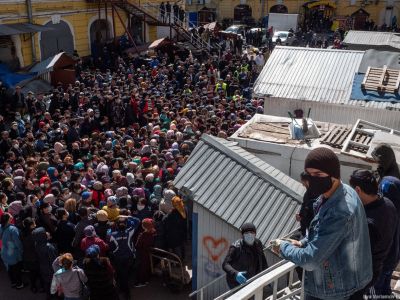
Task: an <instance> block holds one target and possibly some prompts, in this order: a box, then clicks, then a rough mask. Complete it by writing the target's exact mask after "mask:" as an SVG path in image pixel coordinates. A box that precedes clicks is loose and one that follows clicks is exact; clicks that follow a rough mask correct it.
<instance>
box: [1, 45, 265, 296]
mask: <svg viewBox="0 0 400 300" xmlns="http://www.w3.org/2000/svg"><path fill="white" fill-rule="evenodd" d="M257 70H259V68H257V65H256V63H255V60H254V58H249V57H248V56H247V55H243V56H240V55H235V54H232V53H231V52H230V51H226V52H224V53H223V55H222V56H217V55H209V56H208V57H206V58H205V59H203V58H202V57H199V58H196V57H194V56H193V55H192V54H191V53H189V54H188V55H186V56H181V57H180V56H178V55H175V56H168V55H165V54H163V53H158V54H157V55H154V56H152V57H148V56H139V55H125V54H121V53H118V52H112V50H107V49H104V51H103V53H102V54H101V55H99V56H98V57H96V58H95V59H94V61H93V66H92V68H88V66H86V65H85V63H84V62H82V61H81V60H79V61H78V63H77V65H76V74H77V80H76V82H75V83H73V84H70V85H68V86H64V85H62V84H59V85H57V86H56V88H55V89H54V90H53V91H52V93H50V94H43V93H37V94H35V93H33V92H28V93H27V94H26V95H24V93H23V92H22V91H21V88H20V87H16V91H15V94H14V95H13V96H12V97H11V98H9V99H7V100H6V99H3V100H4V101H1V105H2V107H1V111H2V112H3V116H1V117H0V131H1V132H2V133H1V140H0V165H1V169H0V183H1V186H0V218H1V228H0V238H1V241H2V246H1V258H2V261H3V263H4V265H5V266H6V269H7V271H8V275H9V278H10V285H11V286H12V287H13V288H15V289H22V288H24V287H25V286H26V285H27V284H29V287H30V289H31V291H32V292H33V293H37V292H44V293H46V295H47V299H50V298H52V297H57V296H61V295H63V297H65V299H83V298H84V297H85V296H84V294H85V291H87V290H90V294H91V296H90V297H91V299H96V300H99V299H117V298H116V297H117V296H116V295H117V294H118V293H119V294H121V295H122V296H123V297H124V298H126V299H129V297H130V289H131V287H133V285H135V286H136V287H140V286H144V285H146V284H147V283H148V282H149V281H150V277H151V270H150V256H149V249H150V247H157V248H160V249H164V250H167V251H169V252H171V253H174V254H176V255H177V256H178V257H180V258H181V260H182V261H183V262H184V261H185V259H186V257H185V242H186V240H187V239H188V238H190V230H188V228H190V221H191V220H190V219H191V218H190V216H191V214H190V209H191V208H190V205H188V203H187V202H186V200H185V199H184V198H183V197H181V196H180V195H179V192H178V191H177V190H176V189H175V188H174V186H173V179H174V178H175V176H176V175H177V174H178V173H179V171H180V169H181V168H182V167H183V166H184V164H185V162H186V161H187V159H188V157H189V155H190V153H191V151H192V150H193V149H194V147H195V146H196V144H197V142H198V141H199V138H200V136H201V135H202V134H203V133H207V134H212V135H217V136H219V137H221V138H226V137H227V136H228V135H230V134H232V133H233V132H234V131H236V130H237V129H238V128H239V127H240V126H241V124H243V123H244V122H245V121H246V120H249V119H250V118H251V117H252V115H253V114H254V113H256V112H259V113H262V111H263V101H262V99H254V98H251V93H250V91H249V85H250V83H251V82H253V81H254V80H255V78H256V76H257ZM23 270H25V271H28V272H29V278H30V282H29V283H28V282H26V281H25V280H24V276H22V274H23V273H22V271H23ZM114 279H115V281H114ZM86 287H88V289H86Z"/></svg>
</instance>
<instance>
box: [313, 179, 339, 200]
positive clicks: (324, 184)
mask: <svg viewBox="0 0 400 300" xmlns="http://www.w3.org/2000/svg"><path fill="white" fill-rule="evenodd" d="M332 184H333V183H332V178H331V177H330V176H326V177H317V176H309V177H308V189H307V190H308V192H309V194H310V197H311V198H312V199H313V198H316V197H318V196H320V195H322V194H324V193H326V192H327V191H329V190H330V189H331V188H332Z"/></svg>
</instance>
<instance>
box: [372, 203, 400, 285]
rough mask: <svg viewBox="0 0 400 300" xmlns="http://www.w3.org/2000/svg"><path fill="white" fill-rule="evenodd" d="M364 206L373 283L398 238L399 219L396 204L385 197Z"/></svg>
mask: <svg viewBox="0 0 400 300" xmlns="http://www.w3.org/2000/svg"><path fill="white" fill-rule="evenodd" d="M364 208H365V214H366V216H367V222H368V231H369V239H370V243H371V253H372V269H373V278H372V284H373V283H374V282H375V281H376V279H377V278H378V277H379V275H380V273H381V272H382V268H383V266H384V262H385V260H386V258H387V257H388V254H389V251H390V250H391V246H392V243H393V241H394V240H396V239H395V235H398V233H397V228H398V223H399V220H398V216H397V211H396V208H395V206H394V205H393V203H392V202H391V201H390V200H389V199H387V198H385V197H380V198H379V199H378V200H376V201H374V202H372V203H369V204H367V205H365V206H364ZM396 244H397V243H396Z"/></svg>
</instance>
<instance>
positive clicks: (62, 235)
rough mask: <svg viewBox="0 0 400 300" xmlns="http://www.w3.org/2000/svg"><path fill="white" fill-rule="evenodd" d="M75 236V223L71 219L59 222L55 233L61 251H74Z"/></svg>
mask: <svg viewBox="0 0 400 300" xmlns="http://www.w3.org/2000/svg"><path fill="white" fill-rule="evenodd" d="M74 237H75V225H74V224H72V223H71V222H69V221H60V222H58V226H57V230H56V233H55V241H56V242H57V245H58V252H59V253H67V252H70V253H71V252H72V241H73V240H74Z"/></svg>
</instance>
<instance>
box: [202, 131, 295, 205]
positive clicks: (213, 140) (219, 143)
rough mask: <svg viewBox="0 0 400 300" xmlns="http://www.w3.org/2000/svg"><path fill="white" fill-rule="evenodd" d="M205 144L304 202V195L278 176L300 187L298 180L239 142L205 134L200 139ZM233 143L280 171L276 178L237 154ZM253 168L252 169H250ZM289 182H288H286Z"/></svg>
mask: <svg viewBox="0 0 400 300" xmlns="http://www.w3.org/2000/svg"><path fill="white" fill-rule="evenodd" d="M200 140H202V141H203V142H204V143H206V144H207V145H209V146H211V147H213V148H214V149H216V150H218V151H220V152H222V153H224V154H225V155H227V156H229V157H230V158H231V159H233V160H235V161H236V162H237V163H239V164H241V165H242V166H243V167H245V168H246V169H248V170H249V171H250V172H252V173H254V174H255V175H257V176H258V177H261V178H262V179H263V180H266V181H268V182H270V183H271V184H273V185H274V186H275V187H276V188H278V189H280V190H281V191H283V192H285V193H286V194H288V195H290V196H291V197H292V198H293V199H295V200H297V201H299V202H300V203H301V202H302V195H301V194H299V193H298V192H297V190H298V189H292V188H290V187H288V186H287V185H285V184H282V182H281V180H278V179H277V177H278V176H282V175H283V176H285V177H287V178H288V180H289V181H292V182H293V183H296V184H298V185H301V183H300V182H298V181H297V180H295V179H293V178H292V177H290V176H288V175H286V174H285V173H283V172H282V171H281V170H279V169H277V168H275V167H273V166H271V165H270V164H268V163H267V162H265V161H263V160H261V159H260V158H258V157H257V156H255V155H254V154H252V153H250V152H249V151H247V150H246V149H243V148H241V147H240V146H239V145H238V143H237V142H233V141H228V140H224V139H221V138H217V137H213V136H210V135H208V134H203V135H202V136H201V138H200ZM232 143H234V145H233V146H234V147H239V148H240V149H242V150H243V151H244V152H246V153H247V154H248V155H251V156H252V158H256V159H257V160H258V161H260V162H262V163H263V165H268V166H270V167H272V168H274V169H275V170H276V171H278V174H277V175H275V176H272V175H270V174H269V173H267V172H265V171H264V170H263V169H261V168H260V167H258V166H257V165H256V164H255V163H254V162H251V161H250V160H249V159H248V158H244V157H243V156H242V155H240V154H239V153H237V152H236V151H235V150H234V149H232ZM250 166H251V167H250ZM286 182H287V181H286Z"/></svg>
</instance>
